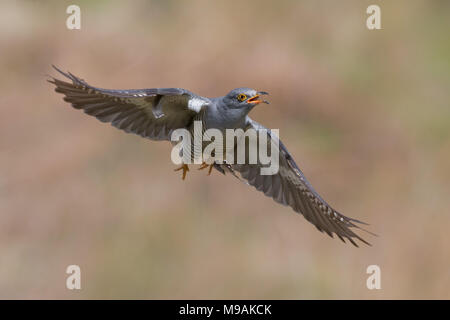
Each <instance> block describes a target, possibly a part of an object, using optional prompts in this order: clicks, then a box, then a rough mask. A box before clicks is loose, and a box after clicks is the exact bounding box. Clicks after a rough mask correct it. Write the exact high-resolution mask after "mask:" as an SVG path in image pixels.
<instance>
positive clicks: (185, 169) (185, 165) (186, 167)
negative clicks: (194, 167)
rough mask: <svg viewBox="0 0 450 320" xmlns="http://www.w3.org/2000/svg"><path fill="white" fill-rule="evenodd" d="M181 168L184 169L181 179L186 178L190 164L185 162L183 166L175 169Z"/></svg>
mask: <svg viewBox="0 0 450 320" xmlns="http://www.w3.org/2000/svg"><path fill="white" fill-rule="evenodd" d="M180 170H183V176H182V177H181V179H183V180H184V179H186V173H187V172H188V171H189V167H188V165H187V164H184V163H183V165H182V166H181V167H179V168H176V169H175V170H174V171H180Z"/></svg>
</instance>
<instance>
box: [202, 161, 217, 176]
mask: <svg viewBox="0 0 450 320" xmlns="http://www.w3.org/2000/svg"><path fill="white" fill-rule="evenodd" d="M207 167H209V170H208V176H209V175H210V174H211V171H212V168H213V167H214V163H213V164H207V163H206V162H203V163H202V165H201V166H200V168H198V170H203V169H205V168H207Z"/></svg>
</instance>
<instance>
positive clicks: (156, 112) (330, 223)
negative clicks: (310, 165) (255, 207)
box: [48, 66, 374, 247]
mask: <svg viewBox="0 0 450 320" xmlns="http://www.w3.org/2000/svg"><path fill="white" fill-rule="evenodd" d="M53 67H54V68H55V70H56V71H58V72H59V73H60V74H61V75H63V76H64V77H65V78H67V79H68V80H70V82H67V81H62V80H59V79H57V78H54V77H51V79H49V80H48V81H49V82H50V83H52V84H54V85H55V86H56V88H55V91H56V92H58V93H62V94H63V95H64V101H67V102H69V103H71V105H72V106H73V107H74V108H75V109H82V110H83V111H84V112H85V113H86V114H88V115H91V116H94V117H96V118H97V119H99V120H100V121H102V122H109V123H111V124H112V125H113V126H114V127H116V128H118V129H121V130H123V131H125V132H128V133H134V134H137V135H140V136H142V137H144V138H148V139H151V140H168V141H171V134H172V133H173V132H174V131H175V130H177V129H187V130H189V131H190V132H192V131H193V123H194V121H201V123H202V125H203V126H204V128H205V129H208V128H213V129H218V130H225V129H238V128H239V129H243V130H248V129H253V130H256V131H263V132H265V134H266V135H267V136H268V137H267V139H268V140H269V141H273V139H278V138H277V137H274V136H273V135H272V134H271V131H270V130H268V129H267V128H265V127H264V126H262V125H261V124H259V123H257V122H256V121H254V120H252V119H251V118H250V117H249V116H248V113H249V112H250V111H251V110H252V109H253V108H254V107H255V106H256V105H258V104H261V103H268V102H267V101H266V100H263V99H262V96H263V95H267V93H266V92H264V91H257V90H254V89H250V88H238V89H234V90H232V91H230V93H228V94H227V95H226V96H223V97H218V98H206V97H202V96H199V95H196V94H194V93H192V92H190V91H188V90H185V89H180V88H155V89H130V90H110V89H102V88H97V87H94V86H91V85H89V84H88V83H86V82H85V81H84V80H82V79H80V78H78V77H76V76H74V75H73V74H72V73H70V72H68V73H65V72H63V71H61V70H60V69H58V68H57V67H55V66H53ZM277 145H278V147H279V153H278V157H279V169H278V171H277V172H276V173H275V174H272V175H263V174H261V170H260V169H261V167H262V164H261V163H243V164H242V163H236V164H228V163H217V162H214V163H213V164H210V165H209V164H206V163H204V164H203V165H202V166H201V167H200V169H204V168H207V167H209V172H208V175H209V174H210V173H211V170H212V169H213V168H215V169H217V170H218V171H220V172H221V173H223V174H225V173H231V174H232V175H233V176H235V177H237V178H239V179H240V180H243V181H245V182H246V183H247V184H249V185H251V186H253V187H255V188H256V189H257V190H258V191H261V192H263V193H264V194H265V195H266V196H268V197H271V198H273V199H274V200H275V201H276V202H278V203H280V204H283V205H285V206H289V207H291V208H292V209H293V210H294V211H296V212H298V213H300V214H302V215H303V216H304V217H305V219H306V220H308V221H309V222H310V223H312V224H313V225H314V226H315V227H316V228H317V229H318V230H319V231H320V232H325V233H326V234H328V235H329V236H330V237H333V234H336V235H337V237H338V238H339V239H341V240H342V241H343V242H345V239H346V240H348V241H350V242H351V243H352V244H353V245H354V246H356V247H358V245H357V243H356V242H355V240H356V239H357V240H359V241H361V242H363V243H365V244H367V245H370V244H369V243H368V242H367V241H366V240H364V239H363V238H361V237H360V236H359V235H358V234H356V233H355V232H354V231H353V230H352V229H359V230H363V231H365V232H368V233H370V234H372V235H374V234H373V233H371V232H369V231H367V230H365V229H364V228H362V227H361V226H360V224H366V223H364V222H362V221H359V220H356V219H352V218H349V217H346V216H344V215H343V214H341V213H339V212H337V211H336V210H335V209H333V208H332V207H331V206H330V205H329V204H328V203H327V202H326V201H325V200H324V199H323V198H322V197H321V196H320V195H319V194H318V193H317V192H316V191H315V190H314V188H313V187H312V186H311V184H310V183H309V181H308V180H307V179H306V177H305V176H304V174H303V172H302V171H301V170H300V169H299V167H298V166H297V164H296V163H295V161H294V159H293V157H292V155H291V154H290V153H289V151H288V150H287V148H286V147H285V146H284V145H283V143H282V142H281V141H279V143H278V144H277ZM232 147H235V146H232ZM175 170H176V171H177V170H182V178H183V180H184V179H185V177H186V174H187V172H188V171H189V167H188V165H187V164H182V166H181V167H180V168H178V169H175Z"/></svg>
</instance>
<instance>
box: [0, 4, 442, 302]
mask: <svg viewBox="0 0 450 320" xmlns="http://www.w3.org/2000/svg"><path fill="white" fill-rule="evenodd" d="M72 3H76V4H78V5H79V6H80V7H81V20H82V21H81V30H68V29H67V28H66V26H65V21H66V19H67V17H68V14H66V12H65V11H66V7H67V6H68V5H70V4H72ZM370 4H379V5H380V6H381V18H382V28H383V29H382V30H375V31H369V30H368V29H367V28H366V25H365V21H366V18H367V14H366V8H367V6H368V5H370ZM449 14H450V2H449V1H376V0H373V1H360V0H351V1H350V0H348V1H339V2H338V1H332V0H329V1H313V0H306V1H276V2H275V1H162V0H161V1H149V2H147V1H130V2H125V1H123V2H122V1H112V2H111V1H98V2H91V1H77V2H72V1H67V2H66V1H58V2H56V1H55V2H43V1H2V2H1V4H0V52H1V59H0V87H1V91H2V93H1V95H0V106H1V108H0V152H1V153H0V298H13V299H15V298H63V299H68V298H69V299H72V298H73V299H78V298H176V299H179V298H194V299H195V298H224V299H228V298H255V299H259V298H261V299H271V298H284V299H305V298H306V299H312V298H323V299H336V298H338V299H347V298H357V299H380V298H425V299H428V298H447V299H448V298H450V250H449V248H448V247H449V244H450V241H449V240H450V238H449V228H450V216H449V207H450V197H449V193H450V166H449V163H450V108H449V107H450V106H449V101H450V93H449V88H450V41H449V40H450V39H449V30H450V19H449ZM52 63H53V64H56V65H57V66H60V67H61V68H62V69H63V70H70V71H71V72H73V73H75V74H76V75H79V76H81V77H82V78H84V79H86V80H88V81H89V82H90V83H92V84H93V85H97V86H100V87H104V88H122V89H125V88H146V87H147V88H150V87H183V88H187V89H189V90H191V91H193V92H196V93H198V94H200V95H205V96H218V95H223V94H225V93H226V92H228V91H229V90H230V89H232V88H235V87H240V86H249V87H254V88H257V89H260V90H267V91H269V92H270V93H271V95H270V100H271V105H269V106H261V107H258V108H257V109H255V110H254V111H253V112H252V114H251V116H252V117H253V118H254V119H256V120H257V121H259V122H262V123H263V124H265V125H266V126H267V127H269V128H280V136H281V138H282V140H283V142H284V143H285V144H286V145H287V147H288V148H289V150H290V151H291V153H292V154H293V155H294V156H295V158H296V159H297V162H298V164H299V166H300V167H301V168H302V170H303V171H304V173H305V174H306V176H307V177H308V178H309V179H310V181H311V182H312V184H313V185H314V186H315V188H316V189H317V190H318V191H319V193H320V194H321V195H322V196H323V197H324V198H325V199H327V201H328V202H329V203H330V204H332V205H333V206H334V207H335V208H336V209H337V210H339V211H341V212H343V213H344V214H346V215H348V216H351V217H355V218H358V219H361V220H363V221H367V222H369V223H370V224H371V226H370V227H369V229H370V230H372V231H374V232H376V233H378V234H379V235H380V237H379V238H374V237H371V236H368V235H364V234H363V235H364V236H365V237H366V238H367V239H368V240H369V241H370V242H372V243H373V247H366V246H363V247H361V248H359V249H356V248H354V247H352V246H351V245H344V244H343V243H342V242H341V241H339V240H337V239H335V240H333V239H330V238H329V237H327V236H326V235H324V234H320V233H319V232H318V231H317V230H316V229H315V228H314V227H313V226H312V225H311V224H309V223H307V221H306V220H305V219H303V217H301V216H299V215H297V214H295V213H294V212H293V211H292V210H290V209H289V208H286V207H283V206H280V205H278V204H276V203H275V202H274V201H272V200H271V199H269V198H266V197H265V196H264V195H263V194H261V193H259V192H257V191H255V190H254V189H252V188H250V187H247V186H245V185H244V184H240V183H238V182H237V181H236V180H235V179H234V178H232V177H228V176H227V177H223V176H221V175H219V174H218V173H217V172H214V173H213V175H212V176H210V177H208V176H206V172H204V171H200V172H198V171H196V170H191V172H190V173H189V174H188V177H187V180H186V181H185V182H183V181H182V180H181V179H180V173H179V172H176V173H175V172H173V169H174V168H175V167H176V166H175V165H174V164H172V162H171V161H170V151H171V146H170V144H169V143H162V142H153V141H150V140H145V139H142V138H140V137H138V136H134V135H128V134H125V133H123V132H121V131H119V130H117V129H115V128H112V127H110V126H109V125H105V124H102V123H100V122H99V121H98V120H96V119H94V118H91V117H88V116H87V115H85V114H83V113H82V112H79V111H77V110H74V109H72V108H71V107H70V106H69V105H68V104H67V103H64V102H63V101H62V96H61V95H59V94H56V93H55V92H54V91H53V86H52V85H50V84H49V83H47V82H46V79H47V77H46V74H51V75H56V72H55V71H54V70H52V69H51V67H50V64H52ZM230 199H233V200H230ZM70 264H77V265H79V266H80V267H81V272H82V290H81V291H69V290H67V289H66V287H65V281H66V277H67V275H66V273H65V270H66V267H67V266H68V265H70ZM371 264H376V265H379V266H380V267H381V272H382V278H381V280H382V289H381V290H372V291H371V290H368V289H367V288H366V279H367V277H368V275H367V274H366V268H367V266H368V265H371Z"/></svg>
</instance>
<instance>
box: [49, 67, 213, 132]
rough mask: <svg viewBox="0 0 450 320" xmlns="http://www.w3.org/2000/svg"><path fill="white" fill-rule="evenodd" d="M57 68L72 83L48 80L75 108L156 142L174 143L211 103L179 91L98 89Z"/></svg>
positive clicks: (165, 89)
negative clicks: (174, 135)
mask: <svg viewBox="0 0 450 320" xmlns="http://www.w3.org/2000/svg"><path fill="white" fill-rule="evenodd" d="M53 67H54V68H55V69H56V70H57V71H58V72H59V73H61V74H62V75H63V76H65V77H66V78H68V79H69V80H71V82H65V81H61V80H59V79H56V78H52V79H50V80H48V81H49V82H50V83H53V84H54V85H55V86H56V88H55V91H56V92H59V93H62V94H64V95H65V97H64V100H65V101H67V102H70V103H71V104H72V106H73V107H74V108H75V109H82V110H83V111H84V112H85V113H87V114H89V115H91V116H94V117H96V118H97V119H99V120H100V121H102V122H110V123H111V124H112V125H113V126H114V127H116V128H119V129H121V130H124V131H126V132H131V133H134V134H137V135H140V136H142V137H146V138H149V139H152V140H170V135H171V134H172V132H173V130H175V129H178V128H186V127H188V126H189V124H190V123H191V122H192V120H193V118H194V116H195V115H196V114H197V113H198V112H200V110H201V109H202V108H203V107H204V106H206V105H208V104H209V103H210V101H209V100H208V99H207V98H203V97H199V96H196V95H195V94H193V93H192V92H189V91H188V90H185V89H179V88H163V89H137V90H136V89H132V90H108V89H101V88H96V87H93V86H91V85H89V84H87V83H86V82H85V81H83V80H82V79H80V78H78V77H76V76H74V75H73V74H71V73H70V72H69V73H65V72H62V71H61V70H59V69H58V68H56V67H55V66H53Z"/></svg>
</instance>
